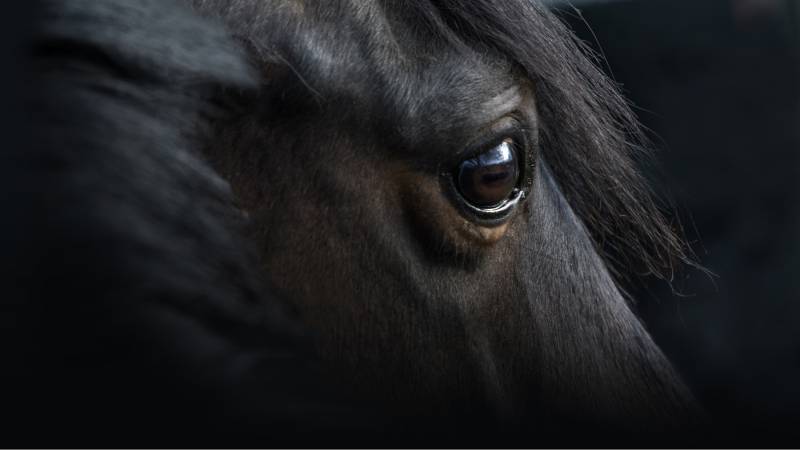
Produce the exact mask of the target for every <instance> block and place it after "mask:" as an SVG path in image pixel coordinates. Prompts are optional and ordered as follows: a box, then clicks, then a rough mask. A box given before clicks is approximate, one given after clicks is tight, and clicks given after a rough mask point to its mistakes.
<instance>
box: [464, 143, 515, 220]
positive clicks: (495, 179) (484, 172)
mask: <svg viewBox="0 0 800 450" xmlns="http://www.w3.org/2000/svg"><path fill="white" fill-rule="evenodd" d="M518 179H519V162H518V161H517V154H516V151H515V149H514V142H513V141H512V140H511V139H506V140H504V141H503V142H501V143H500V144H498V145H497V146H495V147H493V148H492V149H491V150H489V151H486V152H484V153H481V154H480V155H477V156H475V157H474V158H470V159H467V160H464V161H462V162H461V164H460V165H459V166H458V173H457V184H458V190H459V191H460V192H461V195H462V196H463V197H464V198H465V199H466V200H467V201H468V202H470V203H471V204H472V205H473V206H476V207H478V208H491V207H495V206H498V205H500V204H502V203H503V202H504V201H505V200H507V199H508V198H509V196H511V194H512V193H513V192H514V188H516V186H517V181H518Z"/></svg>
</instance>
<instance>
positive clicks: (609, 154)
mask: <svg viewBox="0 0 800 450" xmlns="http://www.w3.org/2000/svg"><path fill="white" fill-rule="evenodd" d="M433 3H434V5H432V6H423V3H422V2H420V5H421V6H422V7H421V8H420V10H421V11H425V12H427V13H428V14H438V15H440V16H441V17H442V18H443V21H439V23H444V24H446V26H448V27H449V28H450V29H452V30H456V32H457V34H458V35H460V36H461V37H462V39H464V40H466V41H468V42H473V43H479V44H481V45H484V46H486V45H488V46H490V47H492V48H494V49H496V50H497V51H499V52H500V53H501V54H503V55H506V56H507V57H508V58H510V59H511V60H512V61H514V63H515V64H517V65H518V66H519V67H520V68H521V69H522V70H524V72H525V73H527V74H528V76H529V77H530V78H531V79H532V80H533V82H534V83H535V86H536V96H537V106H538V109H539V114H540V117H541V123H542V125H541V130H542V131H541V143H542V152H543V154H544V158H545V159H546V160H547V162H548V164H549V165H550V167H551V169H552V171H553V172H554V174H555V176H556V179H557V180H558V183H559V185H560V187H561V189H562V190H563V192H564V194H565V195H566V197H567V199H568V200H569V203H570V205H571V206H572V208H573V209H574V210H575V212H576V213H577V215H578V216H579V217H580V218H581V219H582V221H583V222H584V224H585V226H586V227H587V228H588V230H589V232H590V234H591V236H592V238H593V240H594V242H595V245H596V248H597V251H598V252H599V253H600V254H601V255H602V256H603V258H604V260H605V261H606V264H607V266H608V267H609V269H610V270H611V272H612V273H613V274H614V275H615V277H616V278H617V280H618V281H621V280H626V279H629V278H631V276H636V275H642V276H645V275H654V276H656V277H659V278H661V279H665V280H668V281H670V280H672V278H673V276H674V273H675V271H676V269H677V268H679V267H680V266H682V265H684V264H687V263H688V264H690V265H691V264H693V262H692V261H693V254H692V252H691V249H690V248H689V247H688V245H687V243H686V240H685V239H684V237H683V232H682V229H681V227H680V223H679V222H677V221H676V222H675V223H671V222H670V221H669V220H668V219H667V216H666V215H665V212H666V211H668V208H666V207H665V206H666V205H664V204H663V202H662V201H660V200H659V199H658V197H657V196H656V195H655V194H654V192H653V191H652V190H651V189H650V188H649V186H648V184H647V182H646V180H645V179H644V177H643V176H642V175H641V173H640V171H639V170H640V167H639V166H638V164H639V163H644V162H648V160H649V159H650V157H651V153H650V151H649V148H650V146H649V141H648V139H647V137H646V136H645V134H644V133H643V131H642V127H641V126H640V124H639V122H638V120H637V117H636V116H635V114H634V112H633V111H632V110H631V107H630V105H629V104H628V102H627V101H626V100H625V98H623V96H622V95H621V94H620V91H619V88H618V86H617V85H616V84H615V83H614V81H612V80H611V79H610V78H609V77H608V76H606V75H605V74H604V73H603V71H602V70H601V69H600V68H599V62H600V58H599V57H598V56H597V55H596V53H594V52H593V51H592V50H591V48H589V47H588V45H586V44H585V43H584V42H582V41H580V40H579V39H578V38H577V37H576V36H575V35H574V34H573V32H572V31H571V30H570V29H568V28H567V26H566V25H565V24H564V23H563V22H562V21H561V20H559V18H558V17H556V15H555V14H554V13H553V12H551V11H550V10H549V9H548V8H547V7H546V6H545V5H544V4H543V3H541V2H537V1H529V0H512V1H508V0H477V1H469V2H460V1H453V0H434V2H433ZM432 22H433V21H432ZM433 23H435V22H433Z"/></svg>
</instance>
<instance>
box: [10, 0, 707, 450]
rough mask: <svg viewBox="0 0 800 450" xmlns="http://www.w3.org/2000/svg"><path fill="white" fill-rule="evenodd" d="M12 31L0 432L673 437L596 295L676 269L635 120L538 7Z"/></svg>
mask: <svg viewBox="0 0 800 450" xmlns="http://www.w3.org/2000/svg"><path fill="white" fill-rule="evenodd" d="M36 19H37V20H36V24H35V28H34V30H35V32H34V33H33V36H32V42H31V46H30V48H31V52H30V55H31V58H30V64H31V66H32V72H31V74H30V77H29V79H28V81H27V82H26V84H25V89H24V91H23V92H24V95H26V96H27V97H26V101H27V103H28V106H29V111H30V118H31V120H30V124H31V125H32V127H31V128H32V130H35V132H36V133H35V134H34V135H33V136H28V138H27V140H26V141H25V142H26V143H27V145H25V146H20V147H19V148H20V149H21V150H20V151H13V152H11V153H10V154H9V155H8V156H7V158H8V160H7V161H5V162H4V164H3V169H5V172H6V173H5V174H3V175H4V176H3V182H4V183H5V184H6V188H5V194H4V201H5V202H6V205H4V207H5V209H6V210H7V211H9V210H10V211H14V213H13V214H12V215H11V217H12V220H11V221H9V223H8V224H7V227H8V230H7V231H6V232H4V233H3V235H4V236H3V238H4V239H6V242H4V246H5V248H7V249H8V253H7V257H6V260H5V261H4V264H5V267H4V273H5V274H7V275H10V283H8V285H9V286H11V287H10V288H9V289H10V292H9V295H8V296H7V300H6V301H4V303H5V306H4V308H5V309H6V311H7V313H6V317H7V318H8V320H7V321H6V322H5V323H6V324H7V325H8V326H6V327H4V331H6V332H8V335H7V336H8V337H9V338H8V339H5V341H6V343H10V346H9V348H8V349H7V352H8V355H9V357H8V358H9V359H8V360H9V361H10V364H9V367H10V369H9V370H8V371H6V373H5V375H4V376H5V377H6V380H7V382H6V383H5V386H7V387H11V388H12V389H10V390H9V392H7V395H6V397H7V398H8V399H9V400H8V402H7V403H6V404H7V405H10V406H12V407H13V408H15V416H16V421H15V422H14V424H15V426H14V427H11V428H12V429H14V430H15V431H17V432H20V433H21V432H22V431H23V430H27V429H29V428H30V427H31V426H41V425H42V424H45V425H46V426H47V427H51V428H52V429H55V430H58V431H59V432H60V433H66V434H61V436H68V437H71V438H74V439H76V442H100V443H105V442H121V441H122V440H123V439H131V438H138V439H142V441H141V442H149V441H147V439H149V438H151V437H152V436H154V435H155V433H156V432H162V433H169V436H171V437H173V438H175V439H178V441H176V442H187V441H185V440H181V439H189V438H188V436H193V437H194V438H195V439H197V438H205V437H213V438H220V439H232V438H240V439H241V438H243V437H244V438H255V437H257V438H263V439H272V441H257V442H259V443H261V444H260V445H264V443H266V442H278V441H277V440H282V439H296V438H297V439H305V441H302V440H301V441H290V442H309V439H311V438H310V437H309V436H307V435H305V434H304V433H305V431H307V430H317V431H320V433H322V434H319V435H316V436H314V438H318V439H321V442H329V441H326V440H325V439H326V438H331V437H333V435H334V434H335V435H336V436H337V437H343V438H345V439H348V441H346V442H352V440H355V439H358V438H359V437H363V438H365V439H373V438H375V437H376V436H377V434H375V433H378V432H388V433H390V434H389V436H392V437H395V438H405V439H415V438H413V437H410V436H408V435H406V434H404V433H406V432H407V431H408V430H417V431H419V430H424V431H425V433H432V432H435V433H439V434H437V436H451V437H452V436H458V437H460V438H462V439H465V438H466V439H469V438H470V437H477V436H479V437H485V438H487V439H490V440H489V441H487V442H503V441H502V440H500V439H502V438H503V437H504V436H514V437H515V438H524V439H529V440H526V441H525V442H526V443H528V445H535V444H536V443H542V442H547V441H545V440H544V439H546V438H548V437H549V438H558V439H559V441H558V442H562V443H570V442H573V443H574V442H595V441H592V440H590V439H594V438H598V437H599V436H600V434H599V433H603V434H602V436H603V437H607V438H612V439H617V441H616V442H620V440H622V439H625V438H631V437H634V438H635V437H642V436H645V434H643V433H656V434H649V436H651V437H652V436H656V435H657V436H666V435H667V433H671V435H672V436H678V435H679V434H674V433H677V432H679V431H683V430H686V429H687V427H690V426H691V425H693V424H694V423H695V421H696V420H697V417H698V414H697V408H696V406H695V405H694V404H693V401H692V399H691V395H690V394H689V393H688V391H687V390H686V388H685V387H684V386H683V384H682V383H681V382H680V380H679V379H678V377H677V376H676V374H675V373H674V371H673V369H672V368H671V367H670V364H669V363H668V361H667V360H666V359H665V357H664V356H663V355H662V354H661V352H660V351H659V350H658V348H657V347H656V346H655V344H654V343H653V342H652V340H651V339H650V337H649V336H648V334H647V332H646V331H645V329H644V328H643V327H642V325H641V323H640V322H639V320H638V319H637V317H636V316H635V314H634V313H633V312H632V310H631V307H630V305H629V304H628V303H627V302H626V299H625V296H624V294H623V293H622V291H621V286H622V285H623V283H625V282H626V280H628V279H629V278H631V277H636V276H639V275H642V274H645V275H655V276H659V277H663V278H667V279H668V278H669V277H670V276H671V274H672V273H673V271H674V270H676V268H677V267H678V266H680V265H681V264H683V263H686V262H687V261H688V260H689V259H688V257H687V249H686V247H685V245H684V243H683V241H682V240H681V239H680V237H679V236H678V235H677V234H676V233H675V232H674V231H673V230H672V227H671V226H670V224H669V223H668V222H667V220H666V219H664V216H663V215H662V213H661V212H660V210H659V208H658V206H657V205H656V203H655V202H654V200H653V199H652V196H651V195H650V193H649V191H648V188H647V187H646V185H645V183H644V182H643V180H642V177H641V176H640V175H639V174H638V173H637V170H636V163H635V159H636V155H637V154H639V153H640V152H641V150H642V142H643V139H642V136H641V133H640V131H639V129H638V127H637V123H636V120H635V118H634V116H633V114H632V113H631V111H630V109H629V108H628V106H627V105H626V103H625V101H624V99H623V98H622V97H621V96H620V95H619V94H618V93H617V91H616V88H615V86H614V84H613V83H612V82H611V81H609V80H608V79H607V78H606V77H605V76H604V75H603V74H602V72H601V71H600V70H598V69H597V68H596V66H595V61H593V59H592V58H591V56H590V55H587V52H586V50H585V49H584V48H583V46H582V45H581V44H580V43H579V42H577V41H576V40H575V39H574V38H573V36H572V34H571V33H570V31H569V30H568V29H566V28H565V27H564V25H562V23H561V22H560V21H559V20H558V19H557V18H556V17H555V16H554V15H553V14H552V13H551V12H549V11H548V10H547V9H546V8H545V7H544V6H542V5H540V4H538V3H535V2H529V1H521V0H520V1H500V0H497V1H491V0H480V1H470V2H455V1H447V0H441V1H430V2H428V1H408V2H384V1H364V2H349V1H331V2H311V1H309V2H306V1H300V0H274V1H268V2H263V1H256V0H227V1H221V0H208V1H202V0H198V1H195V2H194V4H192V5H188V6H187V5H178V4H173V3H168V2H163V1H160V0H159V1H156V0H148V1H141V2H127V1H124V0H106V1H103V2H98V1H89V0H71V1H69V2H60V1H53V2H46V3H44V4H43V5H42V6H41V7H40V8H39V9H38V10H37V15H36ZM23 150H24V151H23ZM89 421H90V422H91V423H93V424H95V425H94V426H93V428H94V430H93V431H89V430H87V429H86V428H85V427H83V426H82V424H85V423H87V422H89ZM431 424H433V426H430V425H431ZM476 424H480V428H476V427H474V426H473V425H476ZM467 425H468V426H467ZM98 428H99V431H98ZM134 430H142V431H143V432H144V433H143V434H135V435H132V434H130V433H133V432H134ZM565 430H569V431H570V432H574V431H577V430H581V431H582V432H586V433H587V434H564V431H565ZM501 431H503V432H509V433H510V434H508V435H505V434H501V433H499V432H501ZM190 433H191V434H190ZM448 433H452V434H448ZM20 436H21V435H20ZM428 436H430V435H428ZM53 437H57V436H53ZM91 438H100V440H98V441H95V440H90V439H91ZM105 438H108V439H117V440H116V441H106V440H102V439H105ZM81 439H83V440H81ZM421 439H424V437H421ZM537 439H539V440H537ZM584 439H585V441H584ZM42 442H51V441H48V440H44V441H42ZM52 442H60V441H58V440H56V441H52ZM188 442H195V441H193V440H190V441H188ZM200 442H208V441H200ZM220 442H230V441H224V440H223V441H220ZM312 442H313V441H312ZM408 442H412V441H411V440H409V441H408ZM421 442H426V441H424V440H423V441H421ZM465 442H471V441H465Z"/></svg>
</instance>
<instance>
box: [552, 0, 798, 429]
mask: <svg viewBox="0 0 800 450" xmlns="http://www.w3.org/2000/svg"><path fill="white" fill-rule="evenodd" d="M557 7H558V8H559V9H560V10H561V12H562V17H564V18H565V19H566V20H567V21H568V22H569V23H570V25H571V26H572V27H573V28H574V30H575V31H576V32H577V33H578V35H579V36H580V37H581V38H582V39H583V40H585V41H586V42H587V43H589V44H590V45H591V46H592V47H593V48H594V49H595V50H596V51H597V52H598V53H599V54H601V55H605V58H606V61H607V63H608V64H607V66H606V67H605V68H606V70H607V71H608V72H609V73H610V74H611V75H612V76H613V77H614V78H615V80H616V81H617V82H618V83H620V84H621V86H622V88H623V90H624V92H625V94H626V95H627V96H628V98H629V99H630V100H631V101H632V102H633V104H634V105H635V107H636V111H637V113H638V115H639V117H640V119H641V120H642V122H643V123H644V124H645V126H647V127H648V128H649V129H650V130H651V131H652V133H651V137H652V139H653V142H654V146H655V147H656V149H657V153H656V159H657V164H656V166H657V168H658V170H657V171H655V170H653V171H651V172H650V175H651V176H652V178H653V181H654V182H655V183H657V184H658V186H660V188H661V190H662V191H665V192H668V193H669V197H670V198H671V199H672V201H673V202H674V203H675V205H676V206H677V208H678V210H679V211H680V217H681V220H682V223H683V226H684V228H685V229H686V233H687V235H688V236H689V238H690V240H691V242H692V245H693V248H694V251H695V252H696V253H697V256H698V259H699V261H700V263H701V264H703V265H704V266H705V267H706V268H707V269H709V270H710V271H711V272H713V273H714V276H711V277H709V276H706V275H704V274H703V273H702V272H700V271H696V270H689V271H686V272H684V273H682V274H680V275H679V276H678V277H677V278H676V281H675V282H674V284H673V286H674V289H675V291H677V292H676V293H673V292H671V289H670V288H669V286H666V285H665V283H653V284H651V285H649V286H647V288H643V289H640V290H639V291H638V292H636V293H635V296H636V297H637V299H638V302H637V303H638V308H639V312H640V314H641V316H642V317H643V318H644V320H645V322H646V323H647V326H648V329H649V330H650V331H651V333H652V334H653V335H654V338H655V339H656V342H657V343H658V344H659V345H660V346H661V347H662V348H663V350H664V351H665V352H666V353H667V355H668V356H669V357H670V358H671V359H672V360H673V361H674V362H675V364H676V365H677V366H678V369H679V370H680V372H681V373H682V374H683V375H684V377H685V378H686V379H687V380H688V382H689V383H690V385H691V387H692V388H693V390H694V392H695V393H696V395H697V397H698V398H699V399H700V400H702V401H703V402H704V403H705V404H706V406H707V408H708V409H709V410H711V412H716V413H718V415H719V414H720V413H721V415H722V416H723V417H727V418H729V419H731V420H739V421H741V422H742V423H744V424H747V426H753V427H755V428H756V429H770V428H775V427H776V426H778V427H781V428H783V429H785V430H786V431H789V432H792V431H791V428H794V425H792V424H797V423H800V422H797V421H796V420H797V419H800V102H799V101H798V100H799V99H800V94H799V93H798V91H799V90H800V70H798V68H799V67H800V64H799V60H800V45H798V43H799V42H800V27H798V23H799V22H800V2H797V1H796V0H699V1H698V0H639V1H617V2H584V3H583V4H580V5H576V6H575V7H569V6H564V5H559V6H557ZM786 425H790V427H788V428H787V427H786ZM795 433H796V432H795Z"/></svg>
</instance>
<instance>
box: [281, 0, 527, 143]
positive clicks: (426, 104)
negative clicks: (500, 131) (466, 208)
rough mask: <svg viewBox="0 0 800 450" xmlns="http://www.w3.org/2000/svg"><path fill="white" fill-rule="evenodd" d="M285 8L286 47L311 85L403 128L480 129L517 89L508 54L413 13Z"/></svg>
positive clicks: (365, 7)
mask: <svg viewBox="0 0 800 450" xmlns="http://www.w3.org/2000/svg"><path fill="white" fill-rule="evenodd" d="M281 4H282V5H284V6H283V9H284V11H285V13H286V14H287V15H288V17H287V16H284V17H285V18H286V19H288V20H287V21H286V23H287V24H288V25H287V26H288V27H289V28H290V29H291V30H292V31H293V32H292V33H291V34H292V35H293V37H292V38H290V39H291V40H289V41H284V49H285V50H287V51H288V52H289V55H287V59H288V61H287V62H288V63H290V64H293V65H294V69H295V70H296V71H297V73H298V75H299V76H301V77H304V80H303V81H304V82H305V83H307V84H308V85H309V87H310V88H312V89H314V90H315V91H316V92H317V93H318V94H319V95H321V96H322V97H330V98H335V99H345V100H349V101H351V102H352V104H355V105H359V106H360V107H363V108H364V110H371V111H375V110H377V111H381V113H382V114H384V115H386V116H388V117H387V118H390V120H392V121H393V122H394V123H395V124H397V126H398V127H400V128H402V127H408V128H410V129H417V128H420V127H422V126H423V124H422V123H423V122H426V123H429V122H430V121H431V120H436V119H437V118H441V119H442V121H443V122H446V123H443V124H442V126H447V125H448V124H449V125H452V124H461V125H462V126H466V127H470V126H472V125H473V123H474V125H478V124H480V123H482V122H483V121H484V118H483V117H481V115H483V114H485V113H486V112H487V110H489V113H491V111H490V110H491V109H492V106H493V105H494V104H496V103H497V102H498V98H501V99H502V98H506V97H508V92H509V90H513V87H514V85H515V83H516V80H515V79H514V78H513V77H512V74H511V69H510V64H509V63H508V61H507V60H505V59H504V58H503V57H502V56H500V55H498V54H494V53H491V52H488V51H478V50H476V49H473V48H471V47H469V46H467V45H464V44H463V43H460V42H459V41H457V40H453V39H447V38H446V37H445V35H444V34H442V33H437V32H436V30H435V26H433V25H431V24H430V23H428V24H424V23H422V19H421V18H420V17H415V16H414V15H413V13H411V12H409V10H408V9H407V8H390V7H388V6H387V5H383V4H381V3H380V2H378V1H359V2H350V1H341V2H336V4H335V6H334V5H333V3H328V2H325V7H320V6H319V5H318V4H317V5H316V6H313V5H311V4H304V3H303V2H302V1H299V0H291V1H289V0H284V1H282V2H281ZM292 21H293V22H294V23H291V22H292Z"/></svg>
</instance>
